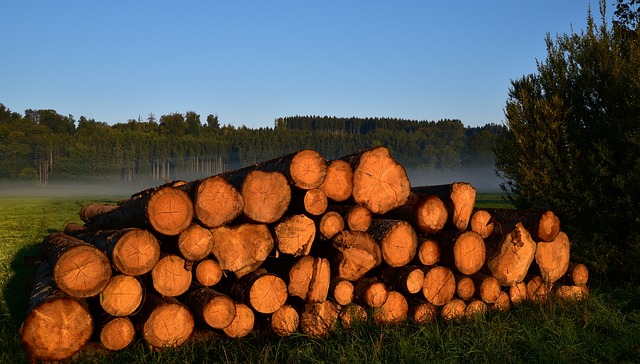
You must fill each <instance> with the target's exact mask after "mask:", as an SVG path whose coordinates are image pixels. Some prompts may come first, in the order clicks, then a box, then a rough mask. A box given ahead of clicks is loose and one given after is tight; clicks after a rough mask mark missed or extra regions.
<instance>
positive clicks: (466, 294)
mask: <svg viewBox="0 0 640 364" xmlns="http://www.w3.org/2000/svg"><path fill="white" fill-rule="evenodd" d="M456 282H457V284H456V295H457V296H458V298H459V299H461V300H463V301H469V300H471V299H472V298H473V297H474V296H475V294H476V284H475V282H474V281H473V279H471V277H468V276H460V277H457V278H456Z"/></svg>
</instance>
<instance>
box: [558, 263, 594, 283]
mask: <svg viewBox="0 0 640 364" xmlns="http://www.w3.org/2000/svg"><path fill="white" fill-rule="evenodd" d="M588 281H589V269H588V268H587V266H586V265H584V264H582V263H574V262H570V263H569V268H568V269H567V273H566V274H565V276H564V284H565V285H568V286H586V285H587V282H588Z"/></svg>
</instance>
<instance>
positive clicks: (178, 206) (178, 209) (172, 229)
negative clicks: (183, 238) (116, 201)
mask: <svg viewBox="0 0 640 364" xmlns="http://www.w3.org/2000/svg"><path fill="white" fill-rule="evenodd" d="M193 215H194V212H193V203H192V202H191V199H190V198H189V195H187V193H186V192H184V191H183V190H181V189H179V188H176V187H171V186H161V187H158V188H157V189H153V190H152V191H151V192H148V193H141V194H140V195H139V196H134V197H132V198H131V199H129V200H127V201H124V202H123V203H122V204H120V205H119V206H118V208H117V209H114V210H112V211H110V212H107V213H104V214H101V215H99V216H98V217H96V218H95V219H94V220H93V221H91V222H89V223H87V226H88V227H89V228H91V229H93V230H120V229H125V228H130V227H136V228H141V229H146V230H153V231H156V232H158V233H159V234H162V235H167V236H172V235H178V234H180V233H181V232H182V231H184V230H185V229H186V228H187V227H189V225H191V221H192V219H193Z"/></svg>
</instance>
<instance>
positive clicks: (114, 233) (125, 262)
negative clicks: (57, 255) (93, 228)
mask: <svg viewBox="0 0 640 364" xmlns="http://www.w3.org/2000/svg"><path fill="white" fill-rule="evenodd" d="M77 236H78V237H79V238H80V239H82V240H84V241H87V242H89V243H90V244H92V245H94V246H96V247H97V248H98V249H100V250H102V251H103V252H105V253H106V254H107V256H108V257H109V260H110V261H111V264H113V266H114V267H115V268H116V270H117V271H119V272H120V273H123V274H127V275H130V276H139V275H142V274H145V273H148V272H150V271H151V269H153V267H154V266H155V265H156V263H157V262H158V259H160V243H159V242H158V239H156V237H155V236H154V235H153V234H151V233H150V232H149V231H147V230H142V229H137V228H130V229H122V230H107V231H98V232H90V231H88V232H85V233H82V234H79V235H77Z"/></svg>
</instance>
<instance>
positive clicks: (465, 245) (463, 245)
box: [437, 230, 486, 275]
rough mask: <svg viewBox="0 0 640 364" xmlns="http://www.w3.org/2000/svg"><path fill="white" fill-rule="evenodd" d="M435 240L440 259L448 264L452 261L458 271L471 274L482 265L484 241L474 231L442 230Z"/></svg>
mask: <svg viewBox="0 0 640 364" xmlns="http://www.w3.org/2000/svg"><path fill="white" fill-rule="evenodd" d="M437 240H438V242H439V243H440V250H441V254H442V256H441V259H442V260H443V261H445V262H447V263H449V264H451V263H453V266H454V267H455V268H456V269H457V270H458V271H459V272H460V273H462V274H465V275H472V274H474V273H476V272H478V271H479V270H480V269H481V268H482V267H483V266H484V264H485V260H486V247H485V242H484V239H482V237H481V236H480V234H478V233H476V232H475V231H471V230H467V231H465V232H463V233H460V232H458V231H454V230H448V231H443V232H442V233H441V234H440V235H438V237H437Z"/></svg>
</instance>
